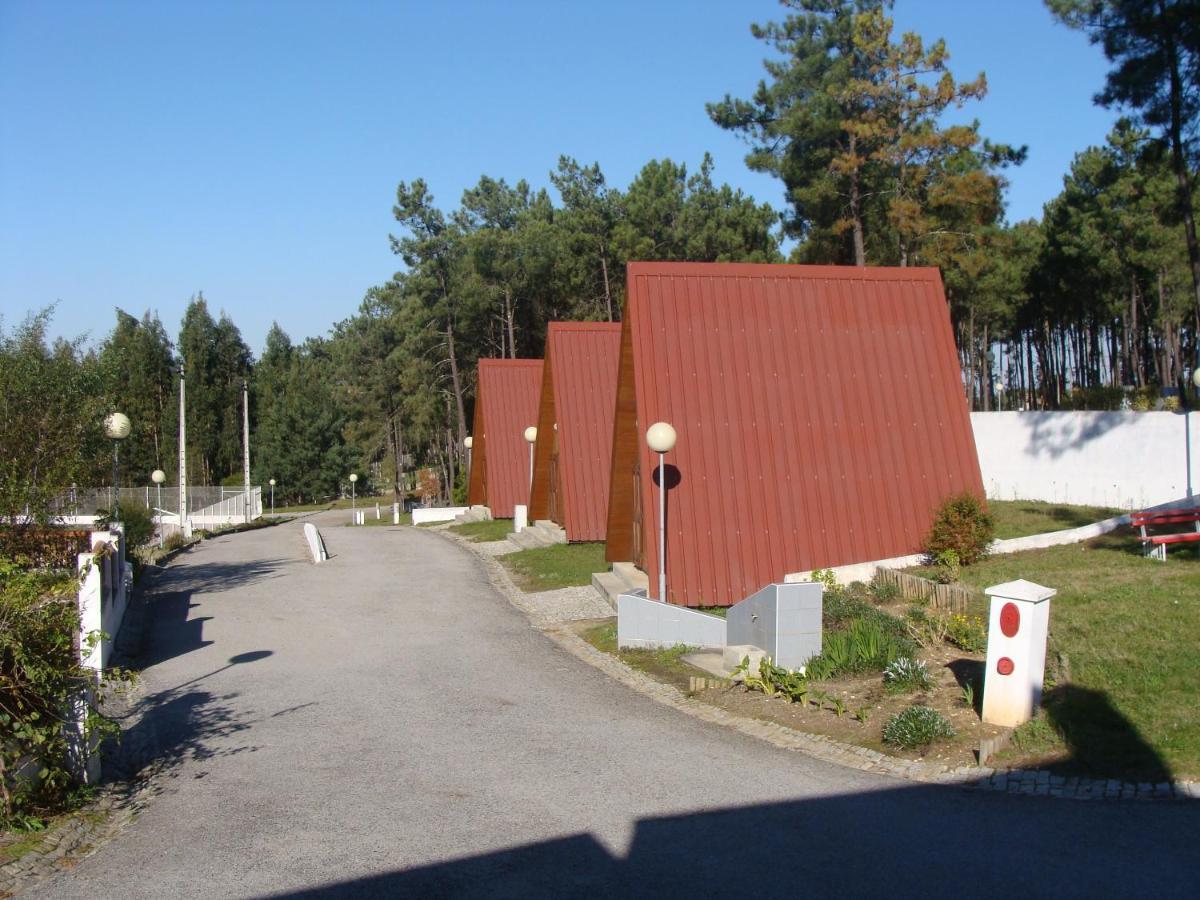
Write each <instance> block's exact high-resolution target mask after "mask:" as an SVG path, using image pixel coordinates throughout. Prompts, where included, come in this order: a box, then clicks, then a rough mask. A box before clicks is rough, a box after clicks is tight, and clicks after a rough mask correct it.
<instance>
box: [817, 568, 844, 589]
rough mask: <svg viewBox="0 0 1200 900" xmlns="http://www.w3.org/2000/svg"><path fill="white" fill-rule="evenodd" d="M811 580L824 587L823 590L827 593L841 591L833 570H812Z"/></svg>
mask: <svg viewBox="0 0 1200 900" xmlns="http://www.w3.org/2000/svg"><path fill="white" fill-rule="evenodd" d="M812 580H813V581H816V582H818V583H820V584H823V585H825V590H827V591H834V590H841V585H839V584H838V580H837V576H836V575H834V574H833V569H814V570H813V573H812Z"/></svg>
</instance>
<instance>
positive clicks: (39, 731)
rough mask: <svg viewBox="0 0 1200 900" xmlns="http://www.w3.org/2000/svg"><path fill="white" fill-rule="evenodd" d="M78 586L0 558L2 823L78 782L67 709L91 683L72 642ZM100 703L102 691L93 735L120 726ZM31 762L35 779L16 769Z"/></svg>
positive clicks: (50, 801)
mask: <svg viewBox="0 0 1200 900" xmlns="http://www.w3.org/2000/svg"><path fill="white" fill-rule="evenodd" d="M77 589H78V583H77V581H76V580H75V579H74V578H67V577H63V576H46V575H37V574H33V573H31V572H29V571H27V570H25V569H24V568H23V567H21V566H19V565H18V564H17V563H14V562H12V561H10V560H7V559H3V558H0V734H3V735H4V738H3V740H0V825H3V824H6V823H8V822H12V821H14V820H16V819H18V818H21V819H23V818H25V817H27V816H28V815H30V814H31V813H34V812H37V811H39V810H42V809H46V808H49V807H52V806H53V805H54V804H56V803H60V802H62V801H63V800H64V799H66V797H67V795H68V793H69V791H70V789H71V787H72V786H73V776H72V771H71V750H72V748H71V745H70V743H69V742H68V740H67V737H66V735H65V734H64V731H63V724H64V723H63V718H62V716H63V710H64V709H65V708H67V707H68V706H69V705H70V704H71V702H72V701H75V700H77V699H78V698H79V697H80V692H81V690H82V689H83V687H84V686H85V685H88V684H91V683H93V682H92V674H91V672H90V670H87V669H84V668H83V667H82V666H81V665H80V661H79V653H78V651H77V650H76V649H75V645H74V636H75V635H76V634H78V633H79V609H78V607H77V604H76V599H75V591H76V590H77ZM98 638H99V636H98V635H91V636H89V641H94V640H97V639H98ZM113 677H114V678H116V679H124V678H126V677H127V676H125V675H124V674H122V673H114V675H113ZM106 683H111V682H106ZM103 687H104V685H100V688H103ZM102 701H103V691H102V690H97V691H96V692H95V694H94V696H93V699H92V702H91V705H90V707H89V715H88V721H87V724H86V726H85V731H86V739H87V740H89V741H92V740H96V739H98V738H101V737H103V736H105V735H106V734H109V733H113V732H115V731H116V730H117V726H116V725H115V724H114V723H112V722H111V721H110V720H108V719H105V718H103V717H102V716H100V715H99V713H97V712H96V709H97V704H99V703H101V702H102ZM28 760H34V761H36V762H37V764H38V767H39V768H38V776H39V778H38V780H37V782H36V783H35V784H31V783H29V782H25V781H18V780H16V779H14V778H13V775H12V773H14V772H16V771H18V770H19V769H20V768H21V767H22V765H23V764H24V763H25V762H26V761H28Z"/></svg>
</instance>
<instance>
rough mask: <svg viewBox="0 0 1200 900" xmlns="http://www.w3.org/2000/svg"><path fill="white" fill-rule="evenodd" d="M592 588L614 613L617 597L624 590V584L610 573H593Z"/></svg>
mask: <svg viewBox="0 0 1200 900" xmlns="http://www.w3.org/2000/svg"><path fill="white" fill-rule="evenodd" d="M592 587H594V588H595V589H596V591H597V592H598V593H599V594H600V596H601V597H602V598H604V599H605V600H606V601H608V605H609V606H611V607H612V608H613V611H614V612H616V609H617V595H618V594H620V593H621V591H623V590H625V584H624V582H622V581H621V579H620V578H618V577H617V576H616V575H614V574H613V573H612V572H594V573H593V574H592Z"/></svg>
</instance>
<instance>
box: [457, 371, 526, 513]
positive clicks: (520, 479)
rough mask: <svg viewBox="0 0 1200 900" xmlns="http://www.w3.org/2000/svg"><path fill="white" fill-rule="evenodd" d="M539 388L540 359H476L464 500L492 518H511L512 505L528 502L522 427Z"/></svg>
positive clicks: (524, 427) (524, 442) (524, 425)
mask: <svg viewBox="0 0 1200 900" xmlns="http://www.w3.org/2000/svg"><path fill="white" fill-rule="evenodd" d="M541 387H542V361H541V360H540V359H481V360H480V361H479V381H478V387H477V388H476V395H475V425H474V447H473V448H472V450H473V456H472V460H471V466H472V471H471V492H470V502H472V503H482V504H484V505H486V506H488V507H489V508H490V509H491V511H492V515H493V516H495V517H496V518H498V519H511V518H512V515H513V507H514V506H515V505H516V504H518V503H520V504H527V503H528V502H529V444H528V443H526V441H525V429H526V428H528V427H529V426H530V425H533V424H535V423H536V422H537V407H538V397H539V395H540V393H541ZM480 444H482V445H483V446H482V447H481V446H480Z"/></svg>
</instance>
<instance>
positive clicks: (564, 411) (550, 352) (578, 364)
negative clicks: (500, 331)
mask: <svg viewBox="0 0 1200 900" xmlns="http://www.w3.org/2000/svg"><path fill="white" fill-rule="evenodd" d="M620 349H621V326H620V324H619V323H615V322H551V323H550V325H549V328H548V329H547V332H546V364H545V366H544V367H543V370H542V399H541V407H540V410H539V414H538V436H537V448H536V450H535V456H534V473H533V495H532V497H531V499H530V518H531V519H553V520H554V521H556V522H558V524H559V525H561V526H562V527H563V528H564V529H565V531H566V533H567V540H569V541H602V540H604V532H605V530H606V526H607V524H608V515H607V514H608V480H609V472H610V464H611V462H612V430H613V409H614V407H615V405H616V397H617V358H618V354H619V352H620ZM555 426H557V428H556V427H555Z"/></svg>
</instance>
